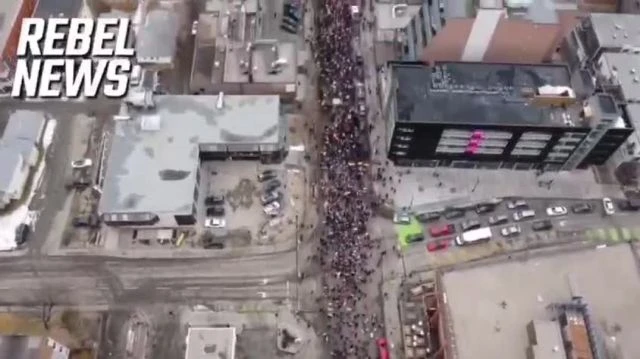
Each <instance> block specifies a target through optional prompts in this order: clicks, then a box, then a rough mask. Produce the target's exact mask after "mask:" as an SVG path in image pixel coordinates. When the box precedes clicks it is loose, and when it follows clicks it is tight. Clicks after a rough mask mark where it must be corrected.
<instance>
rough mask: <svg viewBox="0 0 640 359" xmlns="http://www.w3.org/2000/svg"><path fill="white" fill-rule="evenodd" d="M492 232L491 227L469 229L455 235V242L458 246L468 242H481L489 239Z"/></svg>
mask: <svg viewBox="0 0 640 359" xmlns="http://www.w3.org/2000/svg"><path fill="white" fill-rule="evenodd" d="M492 236H493V234H492V233H491V227H484V228H478V229H474V230H471V231H466V232H463V233H462V234H461V235H459V236H457V237H456V244H457V245H459V246H465V245H469V244H476V243H481V242H484V241H488V240H490V239H491V237H492Z"/></svg>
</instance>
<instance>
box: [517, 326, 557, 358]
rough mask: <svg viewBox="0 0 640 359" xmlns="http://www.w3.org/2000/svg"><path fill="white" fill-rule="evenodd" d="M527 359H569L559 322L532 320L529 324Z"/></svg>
mask: <svg viewBox="0 0 640 359" xmlns="http://www.w3.org/2000/svg"><path fill="white" fill-rule="evenodd" d="M527 335H528V336H529V347H528V348H527V359H567V354H566V353H565V351H564V344H563V342H562V333H561V332H560V326H559V325H558V323H557V322H553V321H550V320H540V319H536V320H532V321H530V322H529V324H527Z"/></svg>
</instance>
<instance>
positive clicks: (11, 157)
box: [0, 147, 22, 192]
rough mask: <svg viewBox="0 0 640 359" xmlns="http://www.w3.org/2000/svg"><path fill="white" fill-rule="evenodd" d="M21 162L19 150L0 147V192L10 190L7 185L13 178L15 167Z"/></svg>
mask: <svg viewBox="0 0 640 359" xmlns="http://www.w3.org/2000/svg"><path fill="white" fill-rule="evenodd" d="M21 163H22V157H21V155H20V152H18V151H16V150H15V149H13V148H6V147H5V148H2V147H0V168H1V169H2V171H0V192H7V190H10V188H9V186H10V185H11V181H12V180H13V174H14V173H15V169H16V168H17V167H19V166H20V165H21Z"/></svg>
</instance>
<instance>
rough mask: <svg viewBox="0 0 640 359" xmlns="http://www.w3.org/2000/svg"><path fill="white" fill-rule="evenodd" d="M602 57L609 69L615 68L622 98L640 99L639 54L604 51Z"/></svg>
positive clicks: (628, 99)
mask: <svg viewBox="0 0 640 359" xmlns="http://www.w3.org/2000/svg"><path fill="white" fill-rule="evenodd" d="M639 20H640V19H639ZM602 58H603V59H604V61H605V62H606V63H607V64H608V65H609V67H610V68H611V69H613V68H615V71H616V72H617V75H616V78H617V81H618V83H619V84H620V88H621V89H622V96H624V99H625V100H626V101H635V102H638V101H640V81H639V79H640V54H633V53H614V52H605V53H603V54H602Z"/></svg>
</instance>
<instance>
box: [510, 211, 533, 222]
mask: <svg viewBox="0 0 640 359" xmlns="http://www.w3.org/2000/svg"><path fill="white" fill-rule="evenodd" d="M535 216H536V211H534V210H532V209H527V210H524V211H518V212H516V213H514V214H513V220H514V221H516V222H517V221H522V220H525V219H529V218H533V217H535Z"/></svg>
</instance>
